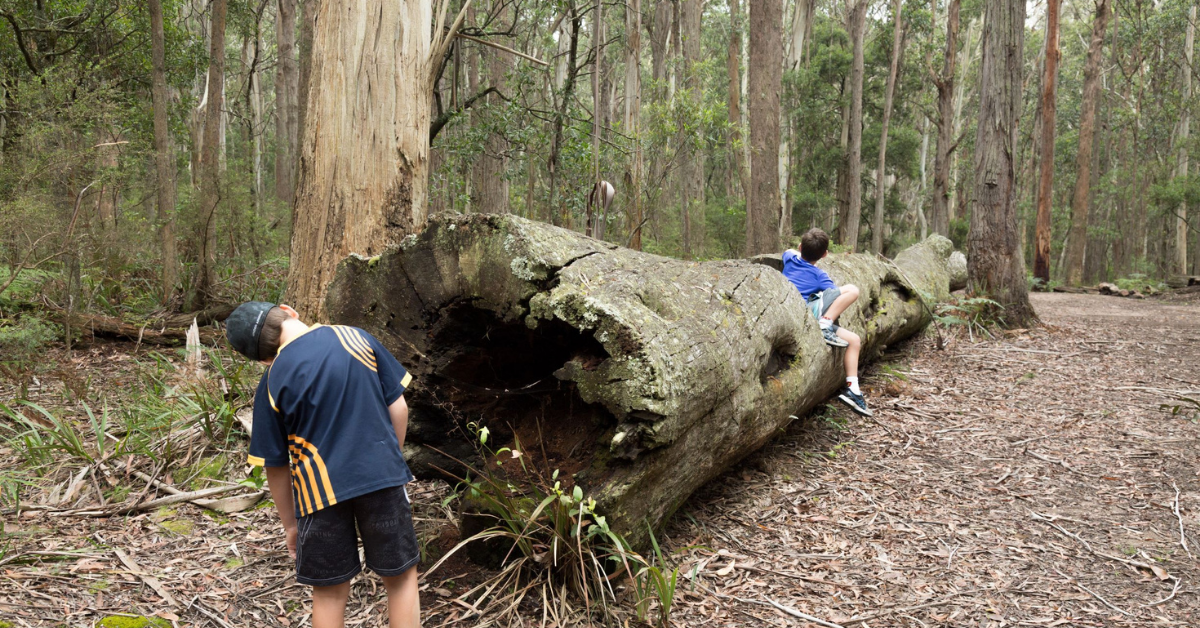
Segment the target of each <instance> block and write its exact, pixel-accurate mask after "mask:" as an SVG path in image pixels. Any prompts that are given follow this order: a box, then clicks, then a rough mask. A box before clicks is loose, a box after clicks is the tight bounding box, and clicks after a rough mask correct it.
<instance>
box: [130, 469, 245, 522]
mask: <svg viewBox="0 0 1200 628" xmlns="http://www.w3.org/2000/svg"><path fill="white" fill-rule="evenodd" d="M133 475H134V476H136V477H137V478H138V479H141V480H144V481H145V482H146V483H147V486H154V487H155V488H158V489H160V490H162V491H164V492H166V493H169V494H171V495H187V494H188V493H185V492H183V491H181V490H179V489H177V488H175V487H173V486H169V485H167V484H165V483H163V482H160V481H159V480H156V479H154V478H153V477H151V476H149V475H146V474H145V473H142V472H141V471H134V472H133ZM266 494H267V492H266V491H259V492H257V493H251V494H249V495H237V496H234V497H226V498H224V499H189V500H188V502H189V503H192V504H195V505H197V506H199V507H201V508H207V509H209V510H216V511H218V512H223V513H226V514H228V513H231V512H241V511H243V510H245V509H247V508H249V507H250V506H253V505H254V504H257V503H258V501H259V500H261V499H262V498H263V497H264V496H266Z"/></svg>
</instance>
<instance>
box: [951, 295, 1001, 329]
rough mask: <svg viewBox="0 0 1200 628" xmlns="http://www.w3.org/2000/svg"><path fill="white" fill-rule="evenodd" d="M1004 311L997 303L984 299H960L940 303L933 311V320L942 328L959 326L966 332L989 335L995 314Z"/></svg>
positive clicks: (995, 318)
mask: <svg viewBox="0 0 1200 628" xmlns="http://www.w3.org/2000/svg"><path fill="white" fill-rule="evenodd" d="M1003 309H1004V306H1002V305H1000V304H999V303H997V302H995V301H993V300H991V299H987V298H984V297H962V298H959V299H954V300H951V301H948V302H944V303H941V304H939V305H938V306H937V308H936V310H935V311H934V316H933V318H934V320H935V321H937V323H938V324H939V325H943V326H947V327H948V326H961V327H965V328H966V329H967V330H968V331H979V332H980V333H984V334H988V335H990V332H988V329H989V328H991V327H994V326H996V324H997V314H998V313H999V312H1001V311H1002V310H1003Z"/></svg>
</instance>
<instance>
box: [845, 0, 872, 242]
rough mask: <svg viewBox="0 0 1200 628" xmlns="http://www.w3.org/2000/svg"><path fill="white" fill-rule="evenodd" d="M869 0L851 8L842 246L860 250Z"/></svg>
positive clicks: (862, 0)
mask: <svg viewBox="0 0 1200 628" xmlns="http://www.w3.org/2000/svg"><path fill="white" fill-rule="evenodd" d="M868 4H869V1H868V0H855V3H854V6H853V7H852V8H851V9H850V42H851V45H852V46H853V48H854V60H853V62H852V64H851V66H850V153H849V155H847V156H846V159H847V162H848V163H847V166H846V186H847V187H846V189H847V191H848V192H849V194H848V197H847V198H848V200H847V208H846V225H845V228H843V229H842V230H841V231H842V245H843V246H845V247H846V248H848V249H850V250H851V251H856V250H858V230H859V224H860V223H861V221H862V132H863V117H862V115H863V114H862V107H863V63H864V61H863V37H864V31H865V30H866V21H867V5H868Z"/></svg>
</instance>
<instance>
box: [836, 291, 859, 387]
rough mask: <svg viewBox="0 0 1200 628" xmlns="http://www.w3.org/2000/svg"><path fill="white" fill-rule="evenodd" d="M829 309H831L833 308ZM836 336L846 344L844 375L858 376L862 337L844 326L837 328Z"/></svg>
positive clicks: (839, 299)
mask: <svg viewBox="0 0 1200 628" xmlns="http://www.w3.org/2000/svg"><path fill="white" fill-rule="evenodd" d="M855 293H856V294H855V296H858V295H857V291H855ZM838 301H841V298H838ZM851 302H853V301H851ZM834 303H835V304H836V303H837V301H834ZM829 309H830V310H832V309H833V308H829ZM837 336H838V338H841V339H842V340H845V341H846V344H847V346H846V356H845V358H844V359H845V363H846V377H858V354H859V353H860V352H862V339H861V338H859V337H858V334H856V333H854V332H852V331H850V330H849V329H846V328H845V327H839V328H838V330H837Z"/></svg>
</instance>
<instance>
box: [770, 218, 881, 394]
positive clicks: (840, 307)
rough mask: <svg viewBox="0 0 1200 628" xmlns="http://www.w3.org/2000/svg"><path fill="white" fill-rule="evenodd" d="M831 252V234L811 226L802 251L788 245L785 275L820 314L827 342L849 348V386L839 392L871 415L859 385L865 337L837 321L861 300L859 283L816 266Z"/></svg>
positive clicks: (801, 239) (822, 332) (847, 350)
mask: <svg viewBox="0 0 1200 628" xmlns="http://www.w3.org/2000/svg"><path fill="white" fill-rule="evenodd" d="M828 254H829V235H828V234H826V233H825V232H824V231H822V230H820V229H817V228H815V227H814V228H812V229H809V230H808V232H807V233H805V234H804V235H803V236H801V237H800V250H799V251H796V250H795V249H788V250H786V251H784V252H783V276H784V277H787V278H788V281H790V282H792V285H794V286H796V289H797V290H799V291H800V296H801V297H803V298H804V302H805V303H807V304H808V308H809V310H811V311H812V313H813V316H816V317H817V322H818V324H819V325H820V327H821V335H822V336H823V337H824V338H825V342H826V343H827V344H829V345H830V346H834V347H845V348H846V355H845V358H844V359H845V364H846V387H845V388H844V389H842V391H841V392H840V393H838V399H841V400H842V401H843V402H844V403H845V404H846V405H848V406H850V409H852V410H854V411H855V412H857V413H859V414H861V415H864V416H871V410H870V409H869V408H867V400H866V398H864V397H863V394H862V390H860V389H859V387H858V355H859V353H860V352H861V351H862V339H861V338H859V337H858V334H856V333H854V332H852V331H850V330H848V329H845V328H842V327H839V326H838V325H837V323H836V321H837V319H838V317H839V316H841V315H842V312H845V311H846V308H848V307H850V306H851V305H852V304H853V303H854V302H855V301H857V300H858V287H856V286H854V285H853V284H846V285H844V286H842V287H840V288H839V287H838V285H837V284H835V283H833V280H832V279H830V278H829V274H828V273H826V272H825V271H823V270H821V269H820V268H817V267H816V263H817V262H818V261H820V260H821V258H823V257H825V256H826V255H828Z"/></svg>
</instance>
